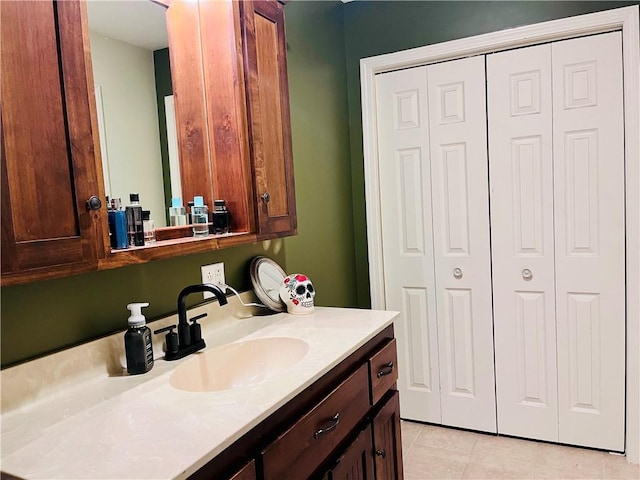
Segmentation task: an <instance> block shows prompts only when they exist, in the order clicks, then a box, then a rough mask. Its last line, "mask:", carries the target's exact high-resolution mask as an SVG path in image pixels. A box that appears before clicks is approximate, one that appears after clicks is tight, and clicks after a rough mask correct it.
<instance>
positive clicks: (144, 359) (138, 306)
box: [124, 303, 153, 375]
mask: <svg viewBox="0 0 640 480" xmlns="http://www.w3.org/2000/svg"><path fill="white" fill-rule="evenodd" d="M148 306H149V304H148V303H130V304H129V305H127V308H128V309H129V311H130V312H131V315H130V316H129V321H128V323H129V328H128V329H127V331H126V333H125V334H124V349H125V354H126V357H127V372H129V374H130V375H137V374H139V373H146V372H148V371H149V370H151V368H152V367H153V344H152V343H151V330H150V329H149V327H147V326H146V319H145V318H144V315H142V308H143V307H148Z"/></svg>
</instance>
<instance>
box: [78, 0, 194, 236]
mask: <svg viewBox="0 0 640 480" xmlns="http://www.w3.org/2000/svg"><path fill="white" fill-rule="evenodd" d="M87 16H88V24H89V33H90V42H91V59H92V64H93V78H94V85H95V95H96V107H97V120H98V130H99V135H100V150H101V154H102V164H103V174H104V183H105V194H106V195H108V196H109V197H110V198H121V199H122V202H123V205H127V204H128V203H129V194H130V193H132V192H135V193H138V194H139V195H140V202H141V204H142V207H143V209H145V210H149V211H150V212H151V218H152V219H153V220H154V221H155V224H156V226H157V227H164V226H166V225H167V207H169V206H170V205H171V198H172V197H179V198H182V197H183V195H182V187H181V180H180V162H179V153H178V141H177V131H176V117H175V109H174V102H173V87H172V78H171V77H172V76H171V67H170V60H169V37H168V34H167V7H165V6H163V5H160V4H158V3H155V2H152V1H150V0H129V1H121V0H118V1H89V2H87Z"/></svg>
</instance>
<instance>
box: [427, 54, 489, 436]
mask: <svg viewBox="0 0 640 480" xmlns="http://www.w3.org/2000/svg"><path fill="white" fill-rule="evenodd" d="M427 77H428V99H429V136H430V143H431V145H430V151H431V155H430V159H431V161H430V164H431V198H432V207H433V237H434V239H433V245H434V258H435V272H436V279H435V280H436V289H437V294H436V296H437V315H438V317H437V323H438V350H439V365H440V401H441V410H442V423H443V424H445V425H452V426H456V427H463V428H471V429H474V430H482V431H487V432H495V431H496V409H495V389H494V374H493V319H492V309H491V255H490V249H489V192H488V183H487V178H488V173H487V132H486V121H485V116H486V103H485V98H486V94H485V70H484V56H478V57H471V58H465V59H462V60H455V61H451V62H445V63H441V64H436V65H430V66H429V67H428V68H427Z"/></svg>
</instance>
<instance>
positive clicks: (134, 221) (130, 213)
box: [125, 193, 144, 247]
mask: <svg viewBox="0 0 640 480" xmlns="http://www.w3.org/2000/svg"><path fill="white" fill-rule="evenodd" d="M129 201H130V204H129V205H127V208H126V209H125V212H126V214H127V232H128V234H129V246H130V247H133V246H136V247H141V246H143V245H144V226H143V223H142V206H141V205H140V196H139V195H138V194H137V193H131V194H130V195H129Z"/></svg>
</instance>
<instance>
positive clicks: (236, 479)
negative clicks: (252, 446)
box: [231, 460, 258, 480]
mask: <svg viewBox="0 0 640 480" xmlns="http://www.w3.org/2000/svg"><path fill="white" fill-rule="evenodd" d="M257 478H258V477H257V476H256V462H254V461H253V460H252V461H251V462H249V463H248V464H247V465H245V466H244V467H242V468H241V469H240V470H239V471H238V473H236V474H235V475H233V476H232V477H231V480H256V479H257Z"/></svg>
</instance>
